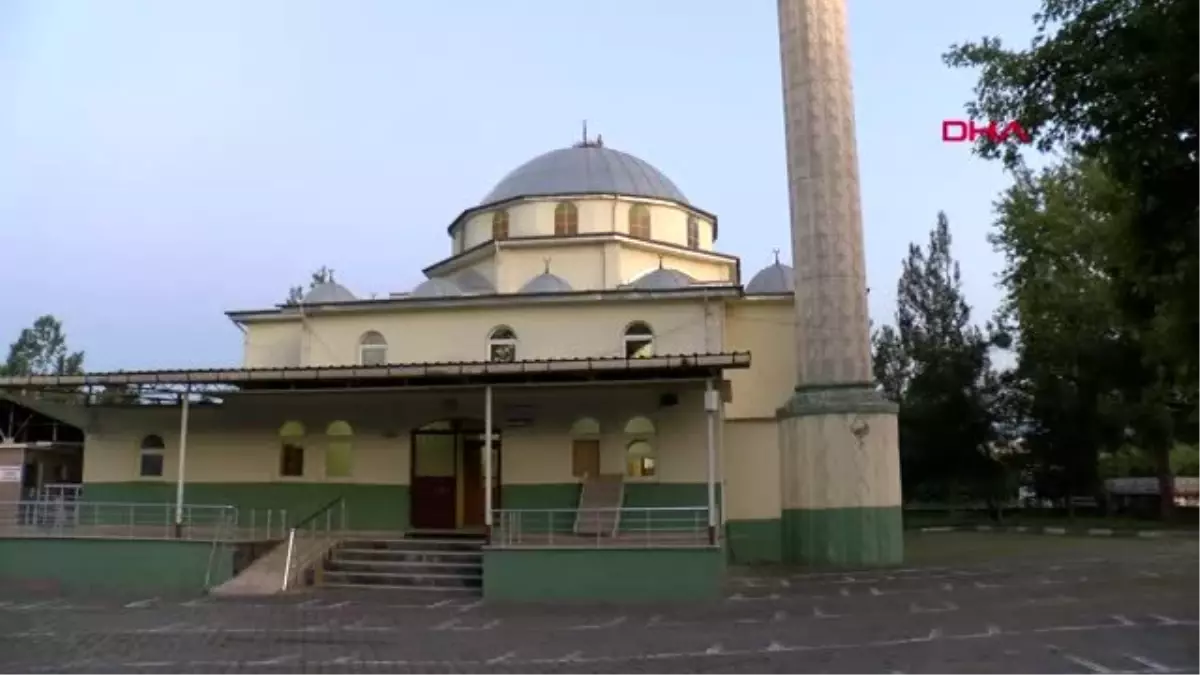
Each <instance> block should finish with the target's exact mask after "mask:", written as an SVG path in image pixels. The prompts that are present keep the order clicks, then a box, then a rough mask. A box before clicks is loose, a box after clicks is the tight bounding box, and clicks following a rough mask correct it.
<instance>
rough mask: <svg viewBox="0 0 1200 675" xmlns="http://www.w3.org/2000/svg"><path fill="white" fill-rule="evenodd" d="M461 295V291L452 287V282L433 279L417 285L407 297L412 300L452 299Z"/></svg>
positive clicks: (456, 287) (454, 286)
mask: <svg viewBox="0 0 1200 675" xmlns="http://www.w3.org/2000/svg"><path fill="white" fill-rule="evenodd" d="M462 294H463V292H462V289H461V288H459V287H458V286H456V285H454V282H453V281H450V280H448V279H439V278H436V277H435V278H433V279H426V280H425V281H422V282H421V283H419V284H417V287H416V288H414V289H413V290H412V293H409V296H410V297H414V298H454V297H458V296H460V295H462Z"/></svg>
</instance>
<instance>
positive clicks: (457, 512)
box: [408, 417, 504, 529]
mask: <svg viewBox="0 0 1200 675" xmlns="http://www.w3.org/2000/svg"><path fill="white" fill-rule="evenodd" d="M439 422H448V423H449V425H450V428H448V429H427V428H426V427H428V426H430V425H432V424H437V423H439ZM483 426H484V422H483V421H482V420H476V419H475V418H473V417H442V418H439V419H435V420H430V421H428V422H426V423H425V424H422V425H421V426H419V427H413V429H412V431H411V432H409V449H408V520H409V526H410V529H412V522H413V520H414V519H413V514H414V513H416V503H415V501H414V499H413V485H414V484H415V483H416V480H417V438H418V437H419V436H453V437H454V477H453V478H454V517H453V519H452V520H453V521H454V529H461V528H462V523H463V520H464V518H465V515H466V514H465V511H464V509H465V505H464V502H465V496H466V493H465V490H466V487H465V485H464V483H463V478H464V475H463V461H464V454H465V448H464V445H463V440H464V439H465V438H466V437H467V436H469V435H474V434H479V435H480V436H482V435H483V433H484V430H483ZM492 435H493V436H495V437H496V438H497V440H495V441H493V447H494V448H495V449H496V463H495V466H493V467H492V471H493V474H494V480H495V486H494V489H493V490H492V508H493V509H496V508H500V504H501V492H502V490H500V489H499V488H500V487H502V486H503V485H504V481H503V479H502V475H503V473H502V466H503V464H504V442H503V439H504V436H503V434H502V433H501V431H500V430H499V429H496V428H493V429H492ZM482 452H483V449H482V448H481V449H480V453H482ZM480 457H481V458H482V454H481V455H480ZM480 489H485V486H484V482H483V481H482V480H481V481H480ZM484 508H485V509H486V508H487V506H486V504H485V505H484ZM485 522H486V516H485Z"/></svg>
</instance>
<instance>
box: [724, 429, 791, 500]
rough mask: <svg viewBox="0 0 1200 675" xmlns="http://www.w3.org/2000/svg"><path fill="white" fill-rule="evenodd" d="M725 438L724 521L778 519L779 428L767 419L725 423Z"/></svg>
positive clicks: (779, 491)
mask: <svg viewBox="0 0 1200 675" xmlns="http://www.w3.org/2000/svg"><path fill="white" fill-rule="evenodd" d="M724 434H725V435H724V443H723V447H724V448H726V450H725V458H724V459H725V489H726V490H727V494H726V497H725V508H726V509H727V513H726V517H727V518H728V519H730V520H758V519H772V518H778V517H779V514H780V505H781V503H782V502H781V494H780V493H781V480H780V477H779V425H778V424H777V423H776V422H775V420H766V419H764V420H728V421H726V422H725V429H724Z"/></svg>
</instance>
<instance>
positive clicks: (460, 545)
mask: <svg viewBox="0 0 1200 675" xmlns="http://www.w3.org/2000/svg"><path fill="white" fill-rule="evenodd" d="M485 543H486V541H485V540H483V539H478V540H475V539H356V540H350V541H347V542H345V546H346V547H347V548H353V549H356V550H379V551H385V550H396V551H400V550H403V551H478V550H479V549H481V548H482V547H483V545H484V544H485Z"/></svg>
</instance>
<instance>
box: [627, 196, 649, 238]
mask: <svg viewBox="0 0 1200 675" xmlns="http://www.w3.org/2000/svg"><path fill="white" fill-rule="evenodd" d="M629 236H631V237H637V238H638V239H649V238H650V209H648V208H646V205H645V204H634V205H633V206H631V207H629Z"/></svg>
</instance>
